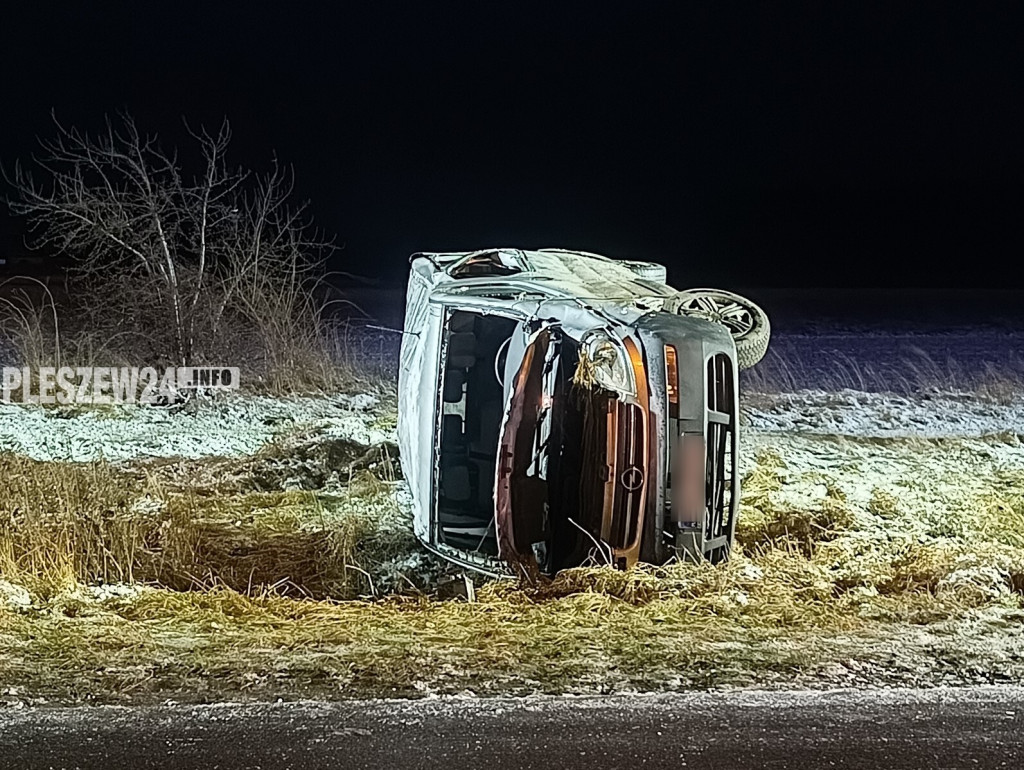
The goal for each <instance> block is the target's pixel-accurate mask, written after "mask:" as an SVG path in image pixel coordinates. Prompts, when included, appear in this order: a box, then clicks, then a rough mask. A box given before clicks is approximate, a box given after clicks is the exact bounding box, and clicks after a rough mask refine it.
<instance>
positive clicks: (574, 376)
mask: <svg viewBox="0 0 1024 770" xmlns="http://www.w3.org/2000/svg"><path fill="white" fill-rule="evenodd" d="M411 268H412V269H411V272H410V279H409V290H408V294H407V309H406V323H405V334H404V336H403V343H402V353H401V368H400V373H399V441H400V448H401V458H402V468H403V472H404V474H405V477H406V479H407V480H408V483H409V485H410V489H411V492H412V498H413V514H414V531H415V534H416V537H417V538H419V539H420V540H421V541H422V542H423V543H424V545H426V546H427V547H428V548H430V549H431V550H433V551H435V552H437V553H439V554H441V555H442V556H444V557H445V558H447V559H450V560H451V561H454V562H456V563H459V564H461V565H463V566H466V567H469V568H472V569H475V570H479V571H482V572H486V573H489V574H508V573H509V572H510V571H513V572H526V573H529V572H535V571H539V572H542V573H549V574H550V573H553V572H555V571H557V570H558V569H562V568H565V567H569V566H577V565H579V564H582V563H598V564H599V563H610V564H613V565H615V566H619V567H627V566H630V565H632V564H634V563H636V562H637V561H648V562H655V563H660V562H664V561H666V560H667V559H669V558H671V557H672V556H680V557H682V558H693V559H703V558H710V559H713V560H718V559H722V558H725V557H726V556H727V555H728V551H729V548H730V547H731V543H732V530H733V527H734V525H735V512H736V505H737V502H738V483H737V481H736V473H735V468H736V448H737V443H738V433H737V430H738V425H737V423H738V420H737V419H736V409H737V401H736V382H735V371H736V367H735V348H734V345H733V341H732V338H731V337H730V334H729V332H728V331H727V330H726V329H725V328H724V327H722V326H720V325H718V324H716V323H712V322H710V321H706V320H702V319H698V318H693V317H686V316H681V315H678V314H676V313H673V312H669V310H667V309H666V306H667V305H669V303H670V300H671V298H672V297H673V296H675V295H676V290H675V289H672V288H671V287H669V286H667V285H666V284H665V283H664V269H663V268H660V267H659V266H657V265H653V264H649V263H625V262H620V261H617V260H611V259H608V258H605V257H599V256H597V255H589V254H582V253H579V252H568V251H561V250H550V251H548V250H543V251H521V250H516V249H491V250H485V251H480V252H469V253H462V254H417V255H414V256H413V258H412V266H411ZM659 279H660V280H659ZM667 378H670V379H671V383H672V386H671V387H670V386H669V382H668V381H667ZM712 406H713V407H714V409H711V408H710V407H712ZM709 420H710V422H709ZM709 425H710V426H711V427H710V428H709ZM684 458H685V462H684ZM684 479H685V480H686V488H685V489H684V488H683V487H682V484H683V480H684Z"/></svg>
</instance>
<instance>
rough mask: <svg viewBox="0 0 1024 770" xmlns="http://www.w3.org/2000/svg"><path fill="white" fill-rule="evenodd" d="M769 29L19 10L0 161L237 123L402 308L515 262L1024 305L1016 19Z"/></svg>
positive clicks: (756, 19) (715, 22)
mask: <svg viewBox="0 0 1024 770" xmlns="http://www.w3.org/2000/svg"><path fill="white" fill-rule="evenodd" d="M30 5H35V6H38V10H33V9H32V8H30V7H29V6H30ZM776 5H781V4H766V3H750V4H748V5H733V4H729V5H726V4H723V3H703V4H700V5H697V4H694V5H692V6H691V5H687V4H685V3H671V4H665V5H659V4H645V3H627V2H619V3H614V4H612V3H607V4H605V3H598V2H589V3H583V4H569V3H554V2H551V3H548V4H546V5H541V6H529V5H527V4H525V3H506V4H502V5H501V6H498V5H497V4H494V3H489V2H478V3H475V4H473V5H460V6H454V5H449V4H444V5H440V4H438V5H435V4H433V3H417V4H395V3H344V2H332V3H324V4H322V5H313V4H304V3H274V4H269V5H266V6H263V5H260V4H257V3H246V4H242V3H230V4H229V3H214V2H208V3H205V4H202V5H197V6H194V7H192V8H191V9H189V6H188V5H187V4H184V3H179V2H175V3H170V2H164V3H151V2H136V3H134V4H132V5H125V6H123V7H121V9H120V10H117V8H116V7H115V6H114V5H112V4H108V3H76V4H74V5H67V6H63V5H61V4H59V3H46V4H43V3H38V4H29V3H19V4H18V5H17V6H13V4H8V6H6V7H5V8H4V12H3V24H2V32H0V38H2V43H0V68H2V69H0V71H2V73H3V86H2V89H3V99H2V102H0V104H2V107H0V115H2V120H0V160H2V161H3V162H4V163H5V164H9V163H10V162H11V161H12V160H13V159H14V158H17V157H21V156H24V155H25V154H27V153H28V152H30V151H31V149H32V147H33V141H34V137H35V136H36V135H38V134H46V133H47V132H48V131H49V111H50V110H51V109H54V110H56V112H57V115H58V117H59V118H61V119H62V121H64V122H66V123H71V124H75V125H78V126H82V127H91V126H95V125H97V124H98V123H99V122H100V121H101V119H102V116H103V115H104V114H105V113H111V112H113V111H116V110H118V109H122V108H127V109H128V110H130V111H131V112H132V113H133V114H134V115H135V116H136V118H137V119H138V121H139V122H140V124H141V125H142V126H143V127H144V128H146V129H149V130H153V131H157V132H159V133H161V135H162V136H164V137H165V140H167V141H172V140H176V139H177V137H178V136H179V135H180V133H181V129H180V126H181V124H180V118H181V116H183V115H185V116H188V117H189V119H190V120H191V121H192V122H203V121H205V122H207V123H216V122H218V121H219V119H220V117H221V116H223V115H227V116H228V117H229V118H230V120H231V121H232V124H233V128H234V132H235V141H234V144H233V151H234V160H235V161H236V162H238V163H242V164H245V165H256V166H259V165H262V164H265V163H266V162H267V161H268V160H269V159H270V157H271V154H272V152H274V151H276V153H277V154H278V156H279V157H280V158H282V159H284V160H286V161H289V162H291V163H293V164H294V167H295V170H296V173H297V177H298V189H299V192H300V193H301V194H302V196H303V197H308V198H310V199H311V200H312V201H313V206H314V212H315V214H316V217H317V220H318V221H319V223H320V224H321V225H322V226H323V227H324V228H326V229H327V230H329V231H332V232H334V233H336V234H337V240H338V243H339V244H342V245H343V246H344V249H343V250H342V251H341V252H340V253H339V255H338V256H337V258H336V265H335V266H336V267H338V268H340V269H347V270H352V271H355V272H357V273H361V274H364V275H370V276H379V277H381V278H382V279H383V280H385V281H393V282H398V281H400V280H402V279H403V277H404V271H405V269H406V264H407V263H406V257H407V256H408V254H409V253H411V252H413V251H418V250H459V249H473V248H479V247H483V246H490V245H520V246H526V247H543V246H565V247H572V248H580V249H585V250H591V251H598V252H602V253H606V254H610V255H613V256H622V257H633V258H646V259H655V260H660V261H664V262H666V263H668V264H669V265H670V267H671V275H672V278H673V279H674V280H675V282H676V283H678V284H686V285H695V284H707V283H711V284H719V285H725V286H730V285H741V286H791V285H792V286H815V285H820V286H843V285H858V286H895V287H900V286H950V287H956V286H988V287H1001V286H1006V285H1007V284H1014V285H1016V286H1017V287H1024V277H1022V276H1024V271H1020V270H1018V271H1016V272H1015V274H1013V275H1012V276H1011V277H1009V278H1007V274H1006V273H1005V272H1003V270H1002V269H1001V265H1002V264H1003V263H1005V262H1006V261H1007V260H1008V259H1012V260H1014V261H1016V260H1017V258H1019V257H1020V256H1021V255H1022V254H1024V236H1022V233H1021V221H1022V214H1024V205H1022V204H1024V193H1022V180H1024V130H1022V129H1024V98H1022V97H1024V92H1022V85H1024V44H1022V42H1021V41H1022V37H1024V36H1022V34H1021V33H1022V26H1021V24H1020V23H1019V22H1020V19H1019V18H1017V17H1016V15H1015V16H1013V17H1010V16H1008V15H1006V14H1004V13H1001V12H999V11H997V10H988V11H985V12H980V11H978V10H977V8H978V7H980V6H979V5H978V4H975V3H964V4H963V5H962V6H959V10H957V7H956V6H947V5H945V4H940V3H928V4H925V5H922V6H920V7H911V6H909V5H906V4H903V3H882V4H878V5H872V6H869V5H867V4H865V3H849V4H845V10H842V9H840V8H839V4H836V3H808V4H794V3H789V4H785V10H782V9H780V8H779V7H775V6H776ZM370 7H372V8H373V9H374V10H373V11H372V12H371V11H368V10H367V8H370ZM499 7H500V8H501V9H502V10H496V9H497V8H499ZM985 7H987V8H990V9H991V8H995V7H994V6H985ZM13 8H17V10H13ZM101 9H102V10H101ZM709 9H713V10H709ZM0 228H2V229H0V242H2V243H3V244H4V246H5V248H6V250H7V251H8V253H10V252H11V250H12V249H14V248H16V244H18V243H20V238H21V235H20V223H18V222H16V221H13V220H9V219H8V218H6V217H0Z"/></svg>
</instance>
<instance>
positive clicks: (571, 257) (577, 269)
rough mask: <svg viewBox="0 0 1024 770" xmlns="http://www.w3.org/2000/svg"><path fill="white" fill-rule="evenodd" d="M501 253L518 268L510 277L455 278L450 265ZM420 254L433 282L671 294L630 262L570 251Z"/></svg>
mask: <svg viewBox="0 0 1024 770" xmlns="http://www.w3.org/2000/svg"><path fill="white" fill-rule="evenodd" d="M489 253H500V254H501V255H502V256H503V257H505V258H509V259H513V260H515V261H516V263H517V264H519V265H520V266H521V268H522V269H521V271H520V272H517V273H514V274H512V275H495V276H483V277H473V278H458V277H454V276H452V275H451V269H452V268H453V267H457V265H458V264H459V263H460V262H462V261H463V260H465V259H466V258H468V257H470V256H478V255H483V254H489ZM416 258H423V259H425V260H427V261H428V262H429V263H430V264H431V265H432V266H433V268H434V272H435V283H436V284H442V283H448V282H452V283H459V284H464V285H466V286H467V288H469V287H479V288H481V289H482V288H485V287H504V288H509V289H512V290H518V289H534V290H543V291H545V292H546V293H549V294H553V295H558V294H563V295H566V296H574V297H585V298H592V299H608V300H612V299H634V298H637V297H650V296H668V295H669V294H672V293H673V292H674V289H671V288H669V287H668V286H666V285H665V284H663V283H659V282H657V281H652V280H649V279H644V278H642V277H640V276H638V275H637V274H636V273H635V272H633V270H631V269H630V268H629V266H628V263H626V262H624V261H621V260H616V259H612V258H610V257H603V256H601V255H599V254H589V253H587V252H582V251H570V250H568V249H537V250H525V249H511V248H495V249H478V250H476V251H466V252H447V253H431V252H420V253H417V254H414V255H413V259H416Z"/></svg>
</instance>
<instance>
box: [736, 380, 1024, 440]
mask: <svg viewBox="0 0 1024 770" xmlns="http://www.w3.org/2000/svg"><path fill="white" fill-rule="evenodd" d="M743 414H744V417H745V424H746V425H747V426H749V427H751V428H754V429H755V430H759V431H770V432H774V433H814V434H828V435H840V436H862V437H876V438H893V437H915V438H942V437H948V436H985V435H991V434H996V433H1004V432H1021V433H1024V398H1021V397H1018V398H1016V399H1015V400H1014V401H1013V402H1011V403H1009V404H996V403H989V402H986V401H983V400H980V399H978V398H977V397H976V396H972V395H969V394H959V393H948V394H942V395H920V396H914V397H906V396H898V395H894V394H888V393H866V392H863V391H855V390H840V391H832V392H826V391H823V390H802V391H798V392H796V393H782V394H777V395H758V396H757V397H756V401H755V402H753V403H747V404H744V408H743Z"/></svg>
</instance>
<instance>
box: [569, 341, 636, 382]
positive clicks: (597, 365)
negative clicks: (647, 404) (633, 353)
mask: <svg viewBox="0 0 1024 770" xmlns="http://www.w3.org/2000/svg"><path fill="white" fill-rule="evenodd" d="M581 347H582V352H583V353H585V354H586V357H587V359H589V362H590V364H591V368H592V374H593V379H594V382H596V383H597V384H598V385H600V386H601V387H602V388H605V389H606V390H611V391H614V392H615V393H619V394H620V395H626V396H631V397H633V398H635V397H636V378H635V377H634V375H633V366H632V364H631V363H630V360H629V355H628V354H627V353H626V349H625V348H624V347H623V345H622V343H621V342H620V341H619V340H617V339H614V338H613V337H610V336H609V335H608V334H606V333H605V332H603V331H593V332H589V333H588V334H587V335H586V336H585V337H584V338H583V341H582V343H581Z"/></svg>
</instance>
